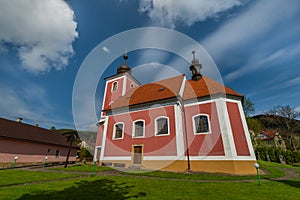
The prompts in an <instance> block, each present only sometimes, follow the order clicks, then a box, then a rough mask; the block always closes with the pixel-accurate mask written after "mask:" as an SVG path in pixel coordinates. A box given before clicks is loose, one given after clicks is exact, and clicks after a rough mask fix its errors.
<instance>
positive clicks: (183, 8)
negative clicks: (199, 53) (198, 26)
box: [139, 0, 242, 28]
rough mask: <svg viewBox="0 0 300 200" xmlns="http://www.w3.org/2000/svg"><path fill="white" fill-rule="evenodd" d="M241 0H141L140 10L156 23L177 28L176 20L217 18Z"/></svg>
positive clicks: (189, 23) (198, 20)
mask: <svg viewBox="0 0 300 200" xmlns="http://www.w3.org/2000/svg"><path fill="white" fill-rule="evenodd" d="M241 4H242V1H241V0H226V1H223V0H210V1H199V0H189V1H186V0H176V1H173V0H164V1H161V0H141V1H140V4H139V12H141V13H146V14H147V15H148V16H149V17H150V18H151V20H152V21H153V22H154V23H158V24H159V25H162V26H165V27H169V28H175V24H176V22H182V23H184V24H187V25H189V26H190V25H192V24H193V23H195V22H200V21H205V20H206V19H208V18H215V17H217V15H218V14H220V13H221V12H224V11H226V10H229V9H231V8H233V7H235V6H240V5H241Z"/></svg>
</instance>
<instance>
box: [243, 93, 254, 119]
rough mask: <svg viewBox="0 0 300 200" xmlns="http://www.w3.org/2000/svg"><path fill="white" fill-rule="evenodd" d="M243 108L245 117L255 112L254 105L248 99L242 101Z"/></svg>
mask: <svg viewBox="0 0 300 200" xmlns="http://www.w3.org/2000/svg"><path fill="white" fill-rule="evenodd" d="M243 108H244V113H245V115H246V117H250V115H252V114H254V112H255V108H254V103H253V102H252V101H251V100H250V99H249V98H245V99H244V101H243Z"/></svg>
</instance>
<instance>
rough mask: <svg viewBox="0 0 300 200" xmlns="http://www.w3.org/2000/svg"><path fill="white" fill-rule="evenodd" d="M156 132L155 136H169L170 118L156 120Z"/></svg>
mask: <svg viewBox="0 0 300 200" xmlns="http://www.w3.org/2000/svg"><path fill="white" fill-rule="evenodd" d="M155 130H156V132H155V135H169V118H167V117H159V118H157V119H156V120H155Z"/></svg>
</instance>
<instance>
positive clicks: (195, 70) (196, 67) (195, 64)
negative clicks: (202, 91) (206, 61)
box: [190, 51, 202, 81]
mask: <svg viewBox="0 0 300 200" xmlns="http://www.w3.org/2000/svg"><path fill="white" fill-rule="evenodd" d="M192 53H193V60H192V65H191V66H190V70H191V71H192V80H194V81H198V80H200V79H201V78H202V74H201V69H202V65H201V64H200V63H199V60H198V59H197V58H196V57H195V53H196V52H195V51H192Z"/></svg>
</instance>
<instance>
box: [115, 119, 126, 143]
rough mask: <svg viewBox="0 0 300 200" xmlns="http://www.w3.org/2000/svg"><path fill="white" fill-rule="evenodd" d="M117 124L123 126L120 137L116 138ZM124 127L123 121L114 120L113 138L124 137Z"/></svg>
mask: <svg viewBox="0 0 300 200" xmlns="http://www.w3.org/2000/svg"><path fill="white" fill-rule="evenodd" d="M117 124H122V125H123V128H122V137H120V138H116V125H117ZM124 128H125V125H124V122H116V123H114V128H113V138H112V139H113V140H122V139H123V138H124Z"/></svg>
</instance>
